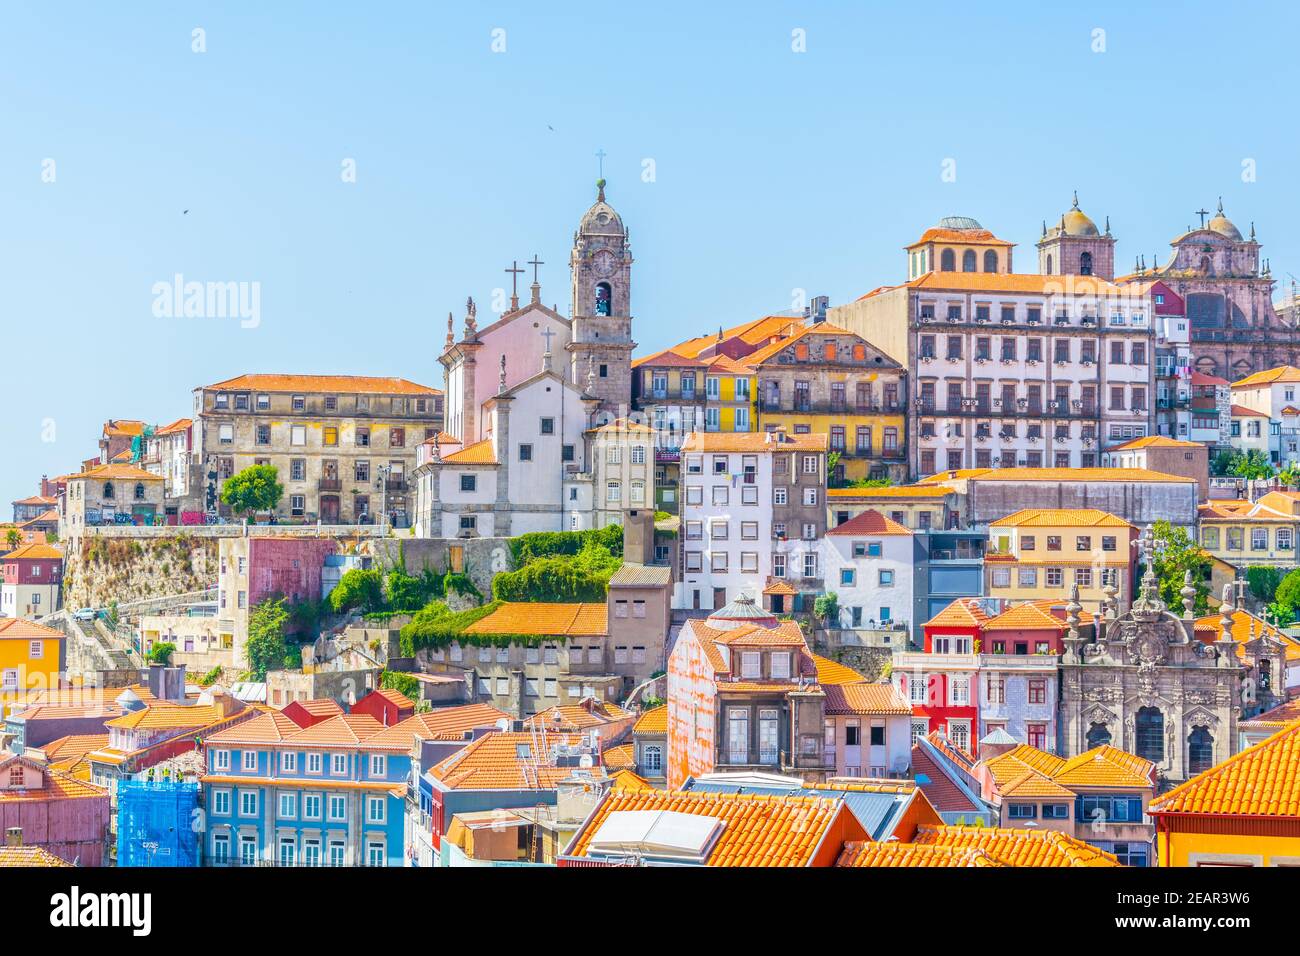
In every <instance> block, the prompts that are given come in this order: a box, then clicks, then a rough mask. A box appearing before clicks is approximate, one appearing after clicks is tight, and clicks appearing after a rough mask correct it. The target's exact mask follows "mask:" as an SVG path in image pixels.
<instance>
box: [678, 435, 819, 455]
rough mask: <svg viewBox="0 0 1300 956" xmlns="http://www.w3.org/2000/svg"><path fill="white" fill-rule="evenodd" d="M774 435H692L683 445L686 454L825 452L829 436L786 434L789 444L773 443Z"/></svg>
mask: <svg viewBox="0 0 1300 956" xmlns="http://www.w3.org/2000/svg"><path fill="white" fill-rule="evenodd" d="M771 434H772V433H770V432H691V433H690V434H689V435H687V436H686V439H685V441H683V442H682V451H683V452H696V451H698V452H751V453H754V454H762V453H766V452H791V451H794V452H799V451H814V452H815V451H825V450H826V445H827V442H828V439H827V437H826V435H825V434H815V433H809V434H807V435H792V434H790V433H788V432H787V433H786V436H785V441H782V442H776V441H773V440H771V437H770V436H771Z"/></svg>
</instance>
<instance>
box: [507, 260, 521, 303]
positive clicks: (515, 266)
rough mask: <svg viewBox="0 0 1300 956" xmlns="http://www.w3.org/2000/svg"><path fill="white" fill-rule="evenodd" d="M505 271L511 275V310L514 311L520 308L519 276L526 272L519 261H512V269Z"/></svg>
mask: <svg viewBox="0 0 1300 956" xmlns="http://www.w3.org/2000/svg"><path fill="white" fill-rule="evenodd" d="M505 271H506V272H509V273H510V308H511V310H514V309H517V308H519V276H520V275H522V274H523V271H524V270H523V269H521V268H519V261H518V260H511V262H510V268H509V269H506V270H505Z"/></svg>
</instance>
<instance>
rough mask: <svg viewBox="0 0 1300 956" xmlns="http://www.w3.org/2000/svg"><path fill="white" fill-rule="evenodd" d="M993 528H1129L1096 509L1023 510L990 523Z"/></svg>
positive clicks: (1117, 519) (1114, 517)
mask: <svg viewBox="0 0 1300 956" xmlns="http://www.w3.org/2000/svg"><path fill="white" fill-rule="evenodd" d="M990 527H994V528H1131V527H1133V526H1132V525H1131V524H1129V523H1128V522H1127V521H1125V520H1124V519H1123V518H1119V517H1117V516H1115V515H1113V514H1111V513H1110V512H1109V511H1100V510H1098V509H1097V508H1024V509H1021V510H1020V511H1016V512H1014V513H1012V514H1009V515H1007V516H1006V517H1005V518H998V519H997V520H996V521H994V522H991V524H990Z"/></svg>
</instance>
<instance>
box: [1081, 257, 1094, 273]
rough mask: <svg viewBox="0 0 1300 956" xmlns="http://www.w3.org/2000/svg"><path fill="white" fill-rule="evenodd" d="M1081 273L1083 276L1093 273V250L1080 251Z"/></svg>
mask: <svg viewBox="0 0 1300 956" xmlns="http://www.w3.org/2000/svg"><path fill="white" fill-rule="evenodd" d="M1079 275H1081V276H1090V275H1092V253H1091V252H1081V253H1079Z"/></svg>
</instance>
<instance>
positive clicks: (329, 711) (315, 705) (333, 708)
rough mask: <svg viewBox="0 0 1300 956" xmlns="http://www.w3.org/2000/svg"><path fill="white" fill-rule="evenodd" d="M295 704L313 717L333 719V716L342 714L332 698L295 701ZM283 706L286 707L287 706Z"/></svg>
mask: <svg viewBox="0 0 1300 956" xmlns="http://www.w3.org/2000/svg"><path fill="white" fill-rule="evenodd" d="M293 703H295V704H297V705H298V706H299V707H301V708H302V709H303V710H305V711H306V712H307V713H309V714H311V715H312V716H313V717H321V716H324V717H333V716H334V715H335V714H341V713H343V707H342V705H340V704H339V702H338V701H337V700H334V699H333V698H332V697H315V698H312V699H311V700H296V701H293ZM285 706H288V705H287V704H286V705H285Z"/></svg>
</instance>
